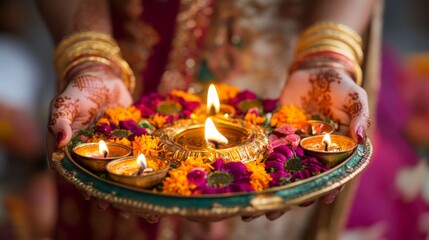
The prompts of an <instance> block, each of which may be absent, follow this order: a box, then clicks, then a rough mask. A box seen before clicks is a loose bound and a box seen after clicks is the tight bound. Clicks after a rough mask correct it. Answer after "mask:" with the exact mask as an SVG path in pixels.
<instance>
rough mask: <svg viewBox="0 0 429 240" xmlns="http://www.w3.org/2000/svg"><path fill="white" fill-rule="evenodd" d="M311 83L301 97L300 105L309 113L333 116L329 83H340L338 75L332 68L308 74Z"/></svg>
mask: <svg viewBox="0 0 429 240" xmlns="http://www.w3.org/2000/svg"><path fill="white" fill-rule="evenodd" d="M309 82H310V85H311V88H310V91H309V92H308V94H307V96H304V97H302V98H301V101H302V106H303V107H304V109H305V110H306V111H308V112H309V113H311V114H321V115H323V116H325V117H329V118H333V112H332V109H331V107H332V104H333V103H332V96H331V85H332V84H333V83H338V84H340V83H341V78H340V75H339V74H338V73H337V72H335V71H334V70H332V69H326V70H321V71H319V72H317V73H312V74H310V78H309Z"/></svg>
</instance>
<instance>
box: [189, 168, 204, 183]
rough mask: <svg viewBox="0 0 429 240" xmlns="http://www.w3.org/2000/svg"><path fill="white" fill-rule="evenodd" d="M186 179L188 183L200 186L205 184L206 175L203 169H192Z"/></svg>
mask: <svg viewBox="0 0 429 240" xmlns="http://www.w3.org/2000/svg"><path fill="white" fill-rule="evenodd" d="M186 177H187V179H188V182H189V183H191V184H195V185H197V186H200V185H203V184H205V183H206V178H207V174H206V172H205V171H204V170H203V169H200V168H194V169H192V170H191V171H190V172H189V173H188V175H187V176H186Z"/></svg>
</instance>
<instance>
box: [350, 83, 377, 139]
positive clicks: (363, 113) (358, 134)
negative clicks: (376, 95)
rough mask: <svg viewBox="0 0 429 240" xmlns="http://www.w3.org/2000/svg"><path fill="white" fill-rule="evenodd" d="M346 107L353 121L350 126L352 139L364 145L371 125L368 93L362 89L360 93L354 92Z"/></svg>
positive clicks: (351, 93)
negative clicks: (366, 133)
mask: <svg viewBox="0 0 429 240" xmlns="http://www.w3.org/2000/svg"><path fill="white" fill-rule="evenodd" d="M344 107H345V111H346V112H347V113H348V114H349V116H350V119H351V120H350V126H349V135H350V137H352V138H353V139H354V140H356V141H357V142H358V143H359V144H363V143H364V142H365V132H366V131H367V130H368V128H369V126H370V125H371V118H370V117H369V107H368V96H367V94H366V92H365V91H364V90H363V89H361V88H359V91H355V90H352V91H351V92H350V93H349V95H348V100H347V101H346V105H344Z"/></svg>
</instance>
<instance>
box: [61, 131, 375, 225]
mask: <svg viewBox="0 0 429 240" xmlns="http://www.w3.org/2000/svg"><path fill="white" fill-rule="evenodd" d="M372 153H373V148H372V144H371V141H370V140H369V139H367V141H366V143H365V144H364V145H359V146H358V148H357V149H356V150H355V152H354V153H353V155H352V156H351V157H349V158H348V159H346V160H345V161H344V162H342V163H341V164H340V165H338V166H336V167H335V168H333V169H331V170H329V171H327V172H325V173H322V174H319V175H317V176H314V177H311V178H308V179H305V180H302V181H299V182H295V183H291V184H287V185H285V186H281V187H273V188H268V189H265V190H264V191H259V192H251V193H247V192H246V193H229V194H213V195H200V196H189V197H188V196H177V195H167V194H162V193H158V192H154V191H151V190H145V189H138V188H135V187H131V186H127V185H122V184H120V183H117V182H113V181H111V180H108V179H105V178H102V177H100V176H98V175H96V174H94V173H92V172H90V171H88V170H86V169H85V168H84V167H82V166H81V165H79V164H78V163H77V162H76V161H74V160H73V158H72V157H71V154H70V152H69V151H68V150H67V149H66V150H65V151H63V152H57V153H55V154H54V155H53V167H54V168H55V170H56V171H57V172H58V173H59V174H60V175H61V176H63V177H64V178H65V179H66V180H67V181H69V182H70V183H72V184H73V185H75V186H76V187H77V188H79V189H80V190H83V191H85V192H88V193H89V194H90V195H91V196H92V197H95V198H98V199H101V200H104V201H106V202H109V203H110V204H111V205H113V206H114V207H116V208H119V209H121V210H123V211H126V212H129V213H132V214H135V215H138V216H141V217H145V218H147V219H148V218H156V217H158V216H167V215H179V216H182V217H186V218H189V219H194V220H203V221H216V220H220V219H224V218H228V217H233V216H243V215H247V216H251V215H257V214H263V213H267V212H271V211H276V210H281V209H286V208H290V207H293V206H296V205H298V204H302V203H305V202H308V201H311V200H313V199H316V198H318V197H319V196H321V195H323V194H326V193H327V192H329V191H331V190H333V189H335V188H337V187H339V186H341V185H343V184H345V183H346V182H348V181H350V180H351V179H352V178H354V177H355V176H356V175H358V174H359V173H360V172H361V171H362V170H363V169H364V168H365V167H366V166H367V165H368V163H369V161H370V159H371V156H372Z"/></svg>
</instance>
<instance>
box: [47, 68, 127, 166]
mask: <svg viewBox="0 0 429 240" xmlns="http://www.w3.org/2000/svg"><path fill="white" fill-rule="evenodd" d="M68 78H69V79H70V81H69V84H68V86H67V87H66V88H65V90H64V91H63V92H62V93H61V94H59V95H58V96H56V97H55V98H54V99H53V100H52V102H51V115H50V118H49V123H48V128H49V133H48V136H47V150H48V157H49V159H50V158H51V156H52V153H53V152H54V150H55V149H56V148H63V147H65V146H66V145H67V144H68V143H69V142H70V139H71V138H72V135H73V133H74V132H76V131H78V130H80V129H82V128H85V127H88V126H89V125H90V124H91V123H93V122H94V121H95V120H96V119H97V118H98V117H99V116H100V115H101V114H103V112H104V110H106V109H107V108H112V107H115V106H124V107H125V106H129V105H131V103H132V98H131V95H130V93H129V92H128V90H127V88H126V87H125V85H124V83H123V82H122V80H121V79H120V78H119V77H118V76H117V75H116V74H115V72H114V71H113V69H111V68H110V67H108V66H107V65H104V64H100V63H92V62H90V63H86V64H82V65H79V66H78V67H77V68H75V69H73V70H72V72H70V73H69V75H68ZM50 160H51V159H50Z"/></svg>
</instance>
